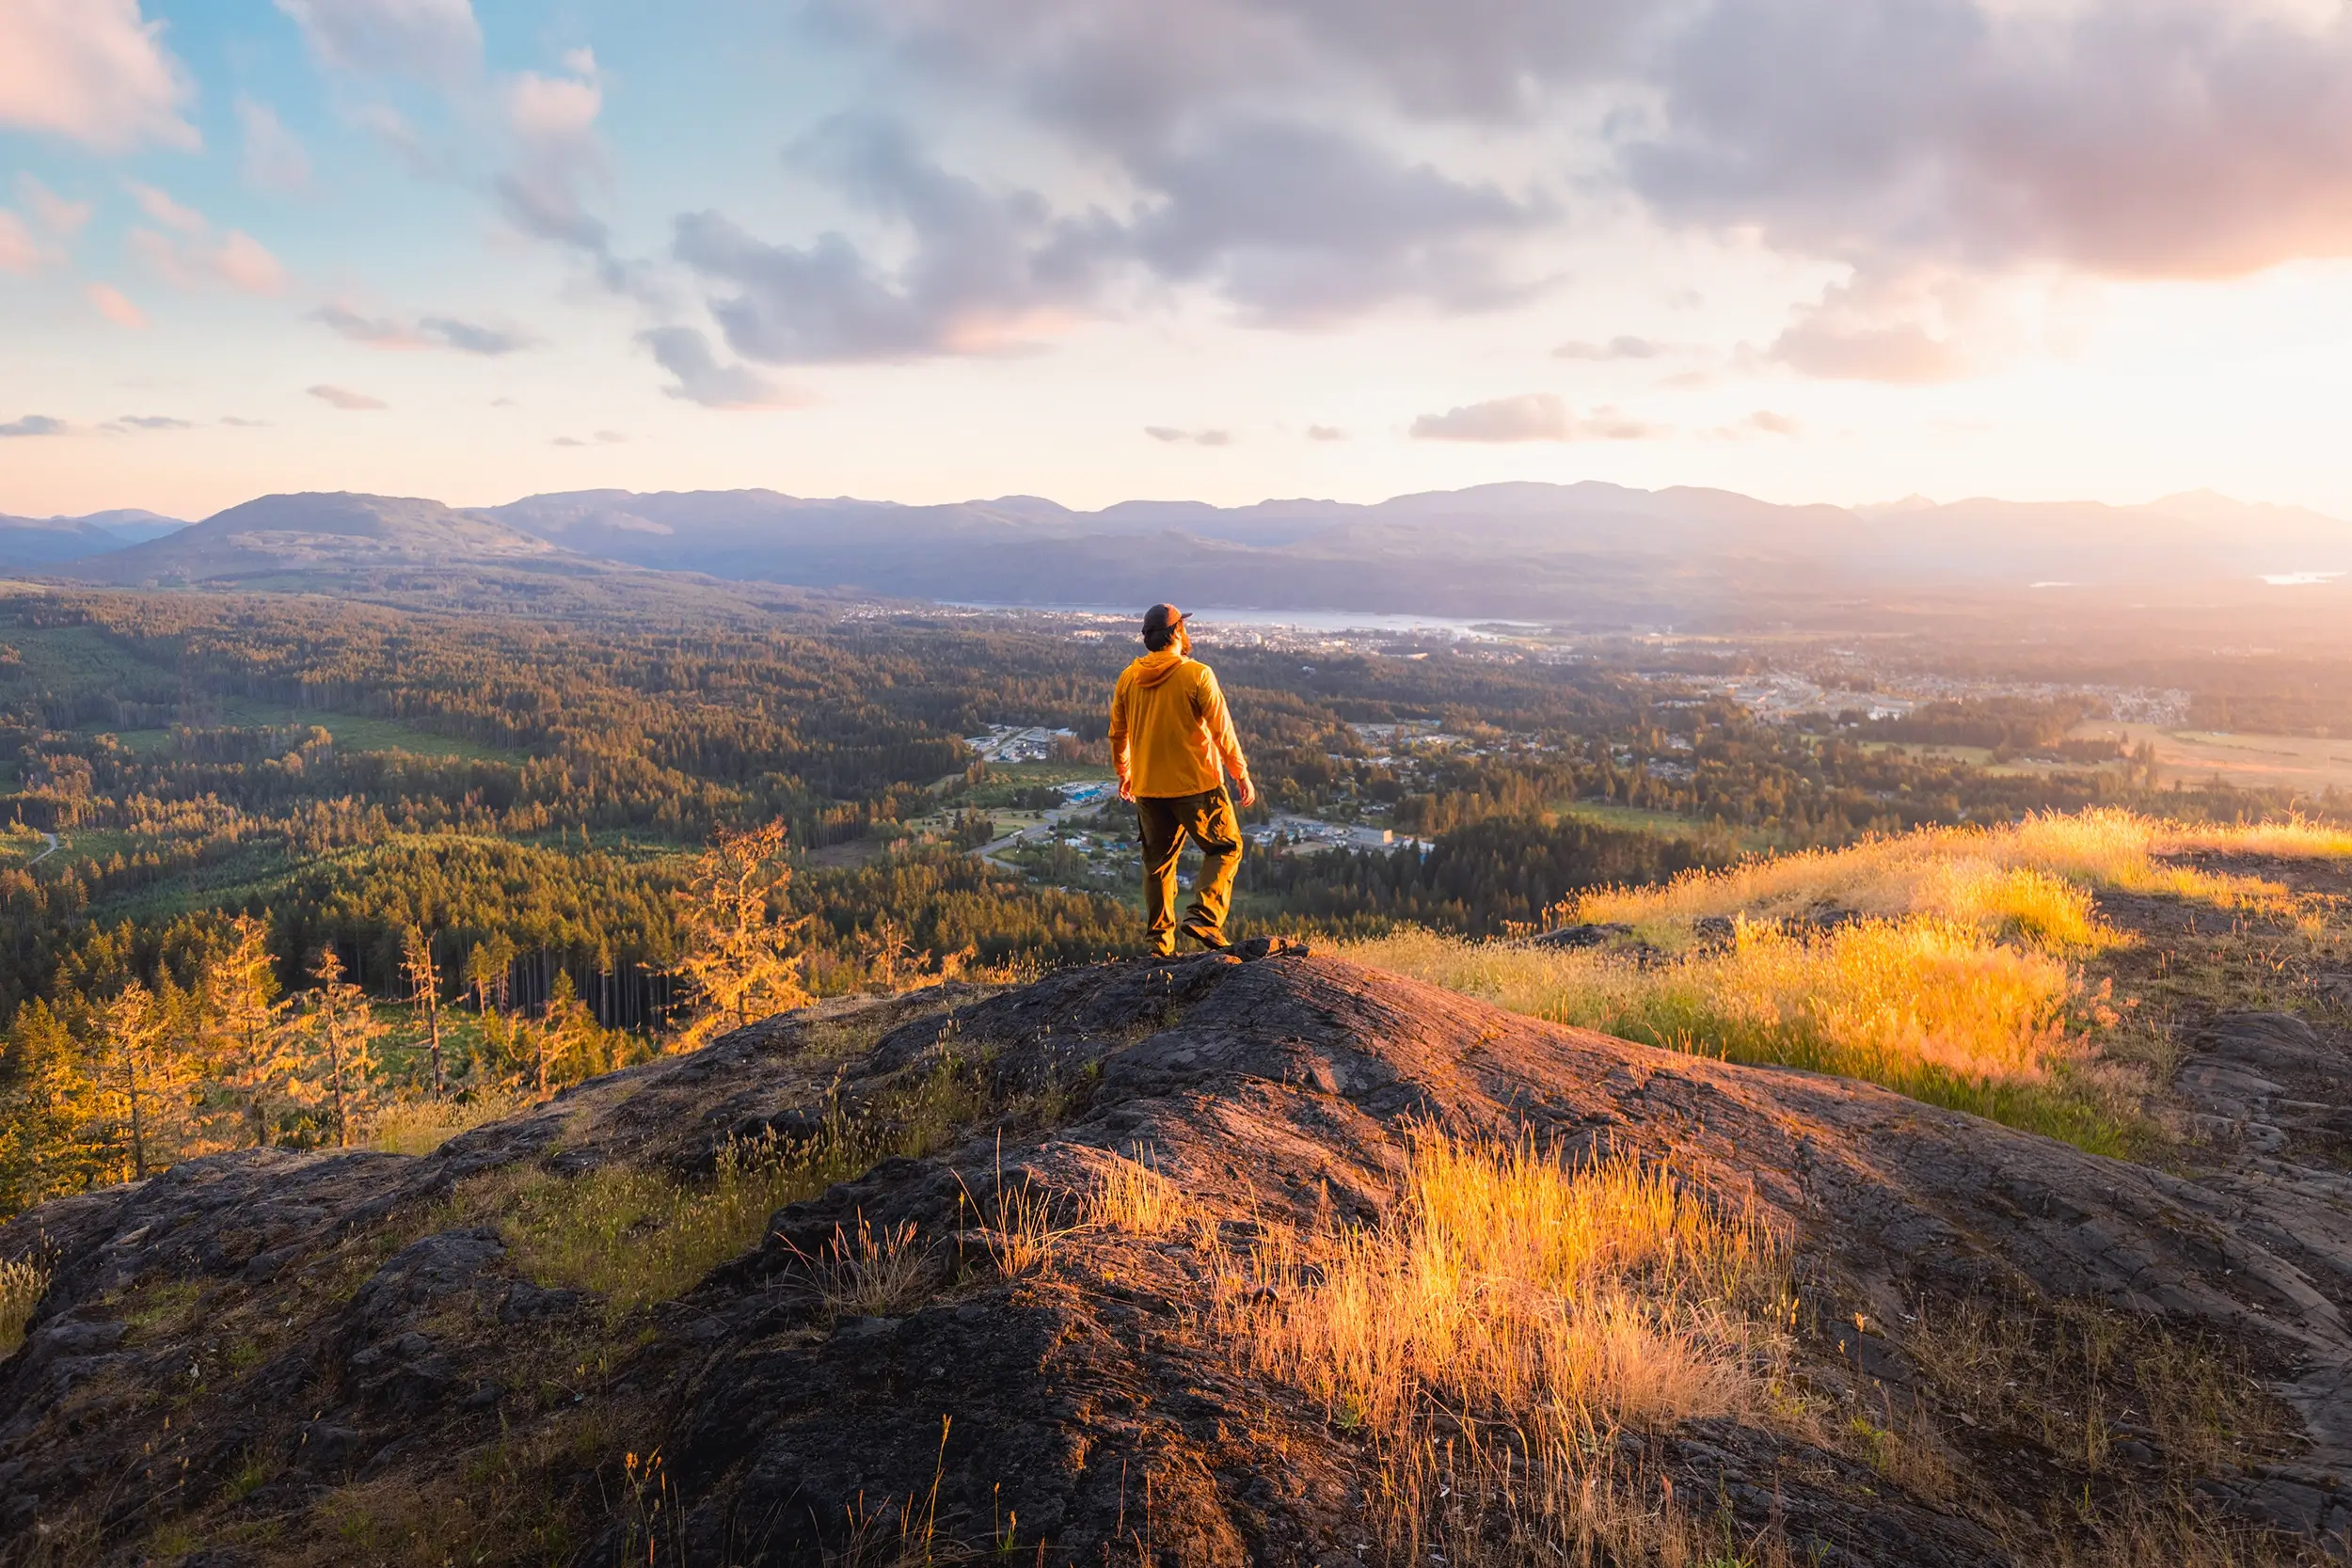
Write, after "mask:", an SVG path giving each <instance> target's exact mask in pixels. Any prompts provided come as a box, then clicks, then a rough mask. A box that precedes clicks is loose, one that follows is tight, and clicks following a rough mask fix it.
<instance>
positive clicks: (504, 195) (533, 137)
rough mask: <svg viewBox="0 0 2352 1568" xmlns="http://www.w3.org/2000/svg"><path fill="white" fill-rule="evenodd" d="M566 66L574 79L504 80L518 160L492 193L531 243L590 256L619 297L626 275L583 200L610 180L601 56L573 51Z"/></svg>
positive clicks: (528, 74) (522, 75)
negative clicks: (602, 126) (601, 133)
mask: <svg viewBox="0 0 2352 1568" xmlns="http://www.w3.org/2000/svg"><path fill="white" fill-rule="evenodd" d="M564 64H565V66H566V68H567V69H568V70H570V71H572V72H573V73H574V74H572V75H568V76H543V75H541V74H539V73H538V72H536V71H521V72H518V73H517V74H516V75H514V76H512V77H509V78H508V79H507V81H506V84H505V86H504V88H503V90H502V93H501V111H502V113H503V115H504V117H505V120H506V128H507V134H508V135H509V136H510V138H511V139H512V140H513V142H514V145H515V156H514V161H513V163H512V165H511V166H509V167H508V168H507V169H506V170H505V172H503V173H501V175H499V177H498V178H497V180H496V181H494V182H493V189H494V190H495V191H496V193H497V196H498V202H499V210H500V212H501V213H502V214H504V215H505V217H506V220H507V221H508V222H509V223H511V224H513V225H514V226H515V227H516V229H517V230H521V231H522V232H523V233H525V234H529V235H531V236H532V237H533V238H536V239H542V240H549V241H552V242H554V243H555V244H558V245H569V246H571V247H572V248H574V249H576V250H580V251H581V252H583V253H585V254H586V255H587V256H588V257H589V258H590V259H591V260H592V261H594V262H595V263H596V273H597V276H598V277H599V278H600V279H601V280H602V281H603V283H604V285H605V287H607V288H609V289H612V290H613V291H615V292H616V293H617V292H621V291H624V290H626V289H628V287H629V286H630V283H631V278H630V276H629V269H628V267H627V266H625V265H624V264H623V263H622V262H621V261H618V260H617V259H616V258H615V257H614V256H613V254H612V237H611V231H610V230H609V229H608V228H607V227H606V225H605V222H604V220H603V219H602V218H599V217H597V216H596V214H594V213H592V212H590V211H589V209H588V203H587V198H586V197H585V195H584V187H587V186H590V185H596V184H604V183H609V182H610V181H611V178H612V165H611V160H610V159H609V158H608V157H607V156H606V153H605V150H604V144H603V142H602V141H601V140H600V139H599V138H598V137H597V135H596V117H597V115H599V114H600V113H602V112H603V108H604V88H603V87H602V85H601V84H600V82H599V81H598V78H597V74H596V56H595V55H593V54H591V53H589V52H588V51H587V50H585V49H575V50H573V51H571V52H570V53H569V54H567V55H565V56H564Z"/></svg>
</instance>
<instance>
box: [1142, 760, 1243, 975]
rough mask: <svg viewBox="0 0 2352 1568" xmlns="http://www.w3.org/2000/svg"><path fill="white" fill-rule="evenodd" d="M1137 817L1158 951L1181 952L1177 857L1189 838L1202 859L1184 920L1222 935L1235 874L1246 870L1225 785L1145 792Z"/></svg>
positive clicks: (1146, 904)
mask: <svg viewBox="0 0 2352 1568" xmlns="http://www.w3.org/2000/svg"><path fill="white" fill-rule="evenodd" d="M1136 821H1137V823H1138V824H1139V825H1140V826H1141V827H1142V829H1143V912H1144V914H1145V915H1146V916H1147V917H1148V918H1149V919H1150V920H1151V923H1152V951H1154V952H1157V953H1173V952H1174V951H1176V857H1177V856H1178V855H1180V854H1182V853H1184V841H1185V840H1186V839H1191V840H1192V841H1193V842H1194V843H1196V844H1198V845H1200V853H1201V857H1202V858H1201V861H1200V876H1198V877H1196V878H1194V879H1193V883H1192V902H1191V904H1189V905H1188V906H1186V908H1185V910H1184V924H1185V925H1187V926H1198V927H1205V928H1207V929H1208V930H1211V931H1215V932H1216V933H1217V934H1218V935H1219V936H1222V935H1223V934H1224V931H1225V912H1226V911H1228V910H1229V909H1231V908H1232V903H1233V877H1234V874H1235V873H1236V872H1238V871H1239V870H1240V869H1241V830H1240V827H1239V825H1238V824H1237V823H1236V822H1235V821H1234V820H1233V802H1232V798H1231V797H1230V796H1228V795H1227V794H1226V793H1225V789H1224V786H1223V785H1219V786H1218V787H1216V789H1212V790H1207V791H1204V792H1203V793H1201V794H1199V795H1146V796H1142V797H1139V798H1138V799H1137V800H1136Z"/></svg>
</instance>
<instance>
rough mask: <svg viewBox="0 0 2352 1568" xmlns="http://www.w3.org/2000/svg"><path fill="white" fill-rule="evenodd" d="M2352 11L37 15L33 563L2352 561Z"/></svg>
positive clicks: (8, 89) (1119, 5)
mask: <svg viewBox="0 0 2352 1568" xmlns="http://www.w3.org/2000/svg"><path fill="white" fill-rule="evenodd" d="M2347 410H2352V5H2347V4H2345V0H767V3H755V0H668V3H665V4H663V5H660V6H647V5H644V4H643V3H642V0H497V3H496V4H492V3H490V0H482V3H480V4H474V3H472V0H0V512H7V513H13V514H18V515H54V514H80V513H87V512H91V511H97V510H101V509H105V508H114V507H144V508H148V509H151V510H154V511H158V512H163V513H166V514H168V515H176V516H185V517H197V516H201V515H207V514H209V513H211V512H213V511H215V510H217V509H219V508H222V507H225V506H228V505H230V504H233V503H235V502H237V501H240V500H243V499H249V498H250V497H253V496H255V495H260V494H265V493H270V492H274V491H287V490H304V489H348V490H366V491H375V492H381V493H389V494H398V495H421V496H430V497H433V498H436V499H442V500H446V501H449V502H452V503H453V504H459V505H479V504H490V503H496V502H501V501H506V500H511V499H516V498H517V497H520V496H523V495H527V494H532V493H535V492H543V491H554V490H574V489H589V488H596V487H606V486H611V487H621V488H629V489H640V490H654V489H724V488H736V487H749V486H766V487H770V488H773V489H778V490H783V491H787V492H789V493H793V494H799V495H860V496H867V497H875V498H882V499H898V500H905V501H917V502H919V501H939V500H950V499H967V498H974V497H987V496H996V495H1007V494H1027V495H1042V496H1048V497H1051V498H1053V499H1057V500H1060V501H1062V502H1065V503H1066V504H1070V505H1073V506H1086V507H1093V506H1101V505H1104V504H1107V503H1110V502H1113V501H1116V500H1120V499H1132V498H1138V497H1152V498H1191V499H1203V500H1211V501H1216V502H1221V503H1236V502H1247V501H1251V500H1257V499H1263V498H1267V497H1295V496H1322V497H1330V498H1335V499H1348V500H1372V499H1380V498H1383V497H1386V496H1390V495H1394V494H1399V493H1403V492H1407V491H1414V490H1427V489H1438V488H1451V487H1455V486H1461V485H1467V484H1474V483H1486V482H1490V481H1497V480H1548V481H1558V482H1568V481H1575V480H1581V479H1603V480H1610V481H1613V482H1616V483H1627V484H1638V485H1644V486H1649V487H1657V486H1662V485H1667V484H1707V485H1718V486H1722V487H1725V488H1729V489H1736V490H1741V491H1745V492H1747V493H1750V494H1754V495H1758V496H1763V497H1766V498H1768V499H1774V500H1784V501H1809V500H1828V501H1836V502H1841V503H1854V502H1865V501H1874V500H1889V499H1896V498H1899V497H1902V496H1905V495H1909V494H1915V493H1916V494H1925V495H1928V496H1931V497H1933V498H1935V499H1947V500H1948V499H1959V498H1962V497H1965V496H1972V495H2002V496H2009V497H2013V498H2018V499H2105V500H2110V501H2117V502H2130V501H2139V500H2146V499H2153V498H2155V497H2159V496H2162V495H2165V494H2169V493H2171V492H2175V491H2180V490H2185V489H2192V488H2201V487H2210V488H2214V489H2217V490H2220V491H2222V492H2224V493H2227V494H2231V495H2233V496H2237V497H2239V498H2241V499H2253V500H2271V501H2280V502H2292V503H2299V504H2304V505H2310V506H2313V507H2316V508H2319V509H2320V510H2323V511H2327V512H2330V513H2332V514H2334V515H2343V516H2347V517H2352V464H2346V463H2344V461H2343V459H2342V455H2341V454H2342V452H2343V451H2344V450H2345V449H2346V448H2347V446H2348V445H2352V441H2348V440H2347V433H2346V431H2345V429H2344V427H2345V425H2346V422H2347Z"/></svg>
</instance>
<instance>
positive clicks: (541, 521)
mask: <svg viewBox="0 0 2352 1568" xmlns="http://www.w3.org/2000/svg"><path fill="white" fill-rule="evenodd" d="M42 528H47V529H49V530H50V531H51V532H52V533H53V534H55V535H56V540H55V543H54V551H53V553H52V554H50V555H48V556H46V557H37V556H33V555H25V556H23V557H21V558H20V559H21V560H22V561H23V562H24V563H25V564H37V563H40V562H50V563H55V564H52V565H51V566H50V569H52V570H56V571H59V572H62V573H64V574H65V575H71V576H73V577H77V578H86V579H93V580H100V581H107V582H118V583H135V582H166V583H170V582H179V583H195V582H232V581H233V582H259V581H262V580H266V579H271V578H287V577H306V576H314V575H316V574H319V573H322V572H325V573H328V574H330V575H333V574H348V573H349V572H351V571H353V570H357V569H371V570H380V569H383V568H387V567H414V568H418V569H431V570H437V569H440V568H444V567H450V566H455V565H460V564H469V565H472V566H483V565H489V566H497V567H501V568H522V569H526V570H530V571H536V572H554V573H557V574H559V575H564V576H571V577H579V576H580V575H582V574H588V573H593V572H594V571H596V570H597V569H599V565H600V563H602V564H607V565H612V564H617V565H619V566H623V567H632V568H637V569H640V570H646V571H659V572H665V573H679V572H683V573H691V574H699V575H703V576H707V577H709V578H721V579H725V580H730V581H736V582H747V583H783V584H794V585H800V586H805V587H813V588H833V589H844V590H858V591H864V592H868V593H874V594H888V595H906V596H920V597H931V598H942V599H950V600H962V601H977V602H983V603H1003V604H1026V605H1068V604H1111V605H1124V604H1141V603H1149V602H1151V601H1152V600H1153V599H1158V598H1174V599H1177V600H1179V601H1180V602H1189V603H1193V604H1199V605H1213V606H1225V607H1236V608H1262V609H1294V610H1382V611H1410V612H1418V613H1425V614H1454V615H1465V616H1482V615H1492V616H1509V617H1543V618H1557V619H1574V618H1579V617H1581V616H1584V615H1587V614H1595V613H1598V614H1604V615H1607V616H1611V617H1623V618H1628V619H1632V620H1637V621H1644V620H1660V619H1664V620H1676V621H1685V622H1687V621H1689V620H1690V619H1691V618H1692V617H1693V616H1695V615H1704V614H1711V613H1720V612H1727V611H1731V610H1737V609H1738V608H1740V607H1742V606H1754V605H1756V604H1759V603H1761V602H1765V601H1773V602H1786V603H1791V604H1794V603H1805V602H1813V603H1819V602H1825V601H1830V600H1856V599H1862V600H1878V601H1883V600H1888V599H1896V598H1917V597H1922V596H1925V597H1933V598H1957V599H1979V598H1982V597H1985V596H1988V595H1990V596H1993V597H1999V598H2007V597H2010V595H2022V594H2027V593H2029V592H2030V591H2031V590H2033V589H2035V588H2036V587H2038V586H2043V587H2046V586H2047V585H2052V584H2065V585H2090V586H2099V587H2114V588H2134V589H2146V590H2153V591H2160V592H2162V593H2164V594H2169V595H2175V596H2176V595H2178V594H2183V593H2187V594H2202V593H2212V592H2218V591H2222V590H2226V589H2230V588H2232V587H2233V585H2234V588H2235V589H2236V590H2239V591H2242V592H2246V593H2251V592H2255V591H2257V590H2258V589H2259V585H2260V579H2261V578H2263V577H2265V576H2279V575H2285V574H2318V575H2323V576H2324V575H2328V574H2338V573H2345V572H2352V525H2347V524H2345V523H2343V522H2340V521H2338V520H2336V519H2334V518H2331V517H2326V516H2323V515H2319V514H2317V513H2313V512H2309V511H2305V510H2301V509H2298V508H2291V507H2276V506H2257V505H2249V504H2246V503H2243V502H2238V501H2233V500H2231V499H2227V498H2225V497H2221V496H2217V495H2213V494H2211V493H2209V492H2198V493H2193V494H2189V495H2184V496H2176V497H2171V498H2169V499H2165V500H2162V501H2157V502H2153V503H2151V504H2149V505H2145V506H2120V507H2119V506H2106V505H2102V504H2097V503H2086V502H2046V503H2045V502H2012V501H2000V500H1990V499H1971V500H1963V501H1958V502H1953V503H1950V504H1947V505H1937V504H1934V503H1931V502H1925V501H1916V500H1915V501H1909V502H1900V503H1896V504H1894V505H1889V506H1883V507H1864V508H1844V507H1835V506H1824V505H1815V506H1780V505H1775V504H1772V503H1770V502H1766V501H1761V500H1757V499H1753V498H1751V497H1747V496H1741V495H1738V494H1734V493H1732V492H1729V491H1723V490H1707V489H1692V488H1676V489H1668V490H1659V491H1646V490H1635V489H1628V488H1625V487H1623V486H1619V485H1613V484H1602V483H1581V484H1569V485H1552V484H1534V483H1510V484H1490V485H1481V486H1478V487H1475V488H1472V489H1468V490H1459V491H1437V492H1429V493H1425V494H1420V495H1410V496H1399V497H1396V498H1394V499H1391V500H1387V501H1382V502H1378V503H1376V504H1372V505H1357V504H1351V503H1344V502H1337V501H1322V500H1268V501H1262V502H1259V503H1257V504H1256V505H1252V506H1244V507H1214V506H1209V505H1205V504H1203V503H1200V502H1189V501H1128V502H1123V503H1121V504H1120V505H1117V506H1112V507H1107V508H1104V509H1103V510H1101V511H1098V512H1077V511H1073V510H1071V509H1069V508H1067V507H1063V506H1060V505H1058V504H1057V503H1055V502H1053V501H1050V500H1045V499H1040V498H1037V497H1033V496H1009V497H1003V498H999V499H994V500H977V501H963V502H957V503H952V504H948V505H940V506H905V505H899V504H897V503H893V502H886V501H867V500H858V499H850V498H835V499H804V498H800V497H793V496H787V495H782V494H779V493H777V492H774V491H769V490H746V491H688V492H675V491H665V492H660V493H656V494H638V493H633V492H629V491H622V490H589V491H576V492H570V493H564V494H557V495H543V496H532V497H529V498H527V499H523V500H519V501H516V502H514V503H512V504H510V505H505V506H497V507H486V508H480V509H473V510H462V509H457V508H452V507H447V506H443V505H441V504H439V503H438V502H435V501H429V500H419V499H391V498H384V497H373V496H356V495H342V494H338V495H294V496H271V497H264V498H262V499H259V500H254V501H248V502H246V503H245V504H244V505H241V506H237V507H232V508H230V510H228V511H226V512H223V513H221V514H219V515H216V516H214V517H210V518H207V519H205V520H204V521H203V522H201V523H198V524H195V525H192V526H189V527H186V528H184V529H180V530H177V531H173V532H170V533H167V534H165V535H163V536H161V537H153V538H149V539H148V540H146V541H145V542H143V543H137V544H132V545H129V546H127V547H124V546H122V545H121V544H120V543H119V541H118V542H117V543H116V544H115V545H113V546H110V547H108V548H106V549H105V550H104V553H100V550H99V548H98V547H97V546H98V541H99V540H100V539H111V538H115V537H116V536H115V535H113V534H110V533H107V532H106V531H105V530H104V529H103V527H102V526H101V525H100V524H99V523H98V521H97V520H96V519H85V520H67V521H64V522H58V523H53V524H47V525H30V524H28V525H25V527H24V529H23V530H20V531H19V533H18V535H16V537H20V538H22V539H24V540H27V541H30V542H31V543H32V544H34V545H38V544H40V543H41V542H43V541H46V540H48V539H49V535H43V534H40V529H42Z"/></svg>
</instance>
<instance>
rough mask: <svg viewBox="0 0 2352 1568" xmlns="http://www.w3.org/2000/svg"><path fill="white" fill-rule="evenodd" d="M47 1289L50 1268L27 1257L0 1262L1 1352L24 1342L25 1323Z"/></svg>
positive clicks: (6, 1352)
mask: <svg viewBox="0 0 2352 1568" xmlns="http://www.w3.org/2000/svg"><path fill="white" fill-rule="evenodd" d="M48 1290H49V1271H48V1270H47V1269H46V1268H43V1267H42V1266H41V1265H40V1264H39V1263H37V1262H35V1261H34V1260H33V1259H29V1258H18V1259H9V1260H8V1262H5V1263H0V1355H7V1354H8V1353H9V1352H11V1351H13V1350H15V1349H16V1347H17V1346H19V1345H21V1344H23V1343H24V1325H25V1324H26V1323H29V1322H30V1321H31V1320H32V1316H33V1309H34V1308H35V1307H39V1306H40V1298H41V1297H42V1296H43V1295H44V1294H46V1293H47V1291H48Z"/></svg>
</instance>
